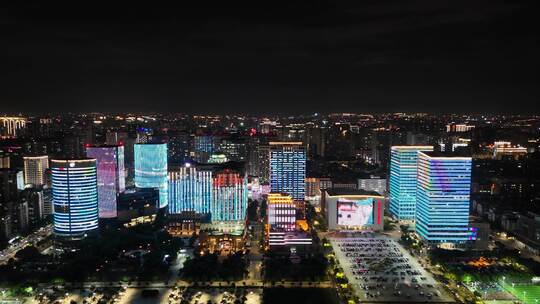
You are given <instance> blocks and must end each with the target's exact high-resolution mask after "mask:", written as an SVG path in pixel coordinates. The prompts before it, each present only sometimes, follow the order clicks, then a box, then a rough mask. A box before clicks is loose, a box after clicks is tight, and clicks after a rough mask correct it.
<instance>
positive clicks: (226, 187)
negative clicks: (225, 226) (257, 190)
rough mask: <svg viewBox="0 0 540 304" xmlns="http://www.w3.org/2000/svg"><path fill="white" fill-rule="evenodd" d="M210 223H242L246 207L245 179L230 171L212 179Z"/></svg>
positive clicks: (216, 175)
mask: <svg viewBox="0 0 540 304" xmlns="http://www.w3.org/2000/svg"><path fill="white" fill-rule="evenodd" d="M212 188H213V198H214V199H213V201H212V205H211V208H210V212H211V214H212V221H243V220H245V217H246V212H247V205H248V187H247V178H246V177H243V176H241V175H240V173H238V172H235V171H233V170H230V169H226V170H223V171H221V172H217V173H216V174H215V176H214V178H213V183H212Z"/></svg>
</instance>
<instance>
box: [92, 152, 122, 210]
mask: <svg viewBox="0 0 540 304" xmlns="http://www.w3.org/2000/svg"><path fill="white" fill-rule="evenodd" d="M86 155H87V157H90V158H95V159H96V162H97V184H98V202H99V217H100V218H116V217H117V198H118V194H119V193H120V192H123V191H124V190H125V189H126V181H125V169H124V147H123V146H118V145H104V146H89V147H87V148H86Z"/></svg>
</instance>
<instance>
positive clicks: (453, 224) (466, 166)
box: [416, 152, 474, 243]
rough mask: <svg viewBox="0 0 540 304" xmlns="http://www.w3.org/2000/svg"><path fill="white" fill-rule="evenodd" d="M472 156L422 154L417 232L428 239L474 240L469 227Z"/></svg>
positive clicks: (419, 174)
mask: <svg viewBox="0 0 540 304" xmlns="http://www.w3.org/2000/svg"><path fill="white" fill-rule="evenodd" d="M471 164H472V159H471V158H470V157H449V156H440V155H438V154H433V153H430V152H420V153H419V154H418V191H417V195H416V197H417V207H416V233H417V234H418V235H420V236H421V237H422V238H423V239H424V240H426V241H428V242H443V243H457V242H463V241H468V240H473V238H474V236H473V229H471V228H469V201H470V191H471Z"/></svg>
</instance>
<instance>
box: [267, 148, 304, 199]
mask: <svg viewBox="0 0 540 304" xmlns="http://www.w3.org/2000/svg"><path fill="white" fill-rule="evenodd" d="M270 191H272V192H276V193H287V194H289V195H291V196H292V198H293V199H294V200H295V201H303V200H304V198H305V193H306V151H305V149H304V147H303V146H302V143H301V142H270Z"/></svg>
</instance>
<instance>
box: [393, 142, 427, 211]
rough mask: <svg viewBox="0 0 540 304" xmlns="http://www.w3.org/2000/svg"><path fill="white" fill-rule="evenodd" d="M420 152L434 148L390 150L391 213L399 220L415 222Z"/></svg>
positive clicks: (413, 147)
mask: <svg viewBox="0 0 540 304" xmlns="http://www.w3.org/2000/svg"><path fill="white" fill-rule="evenodd" d="M419 151H433V147H432V146H393V147H392V148H391V150H390V213H391V214H392V215H393V216H394V217H396V218H397V219H399V220H411V221H412V220H414V217H415V208H416V174H417V161H418V152H419Z"/></svg>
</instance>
